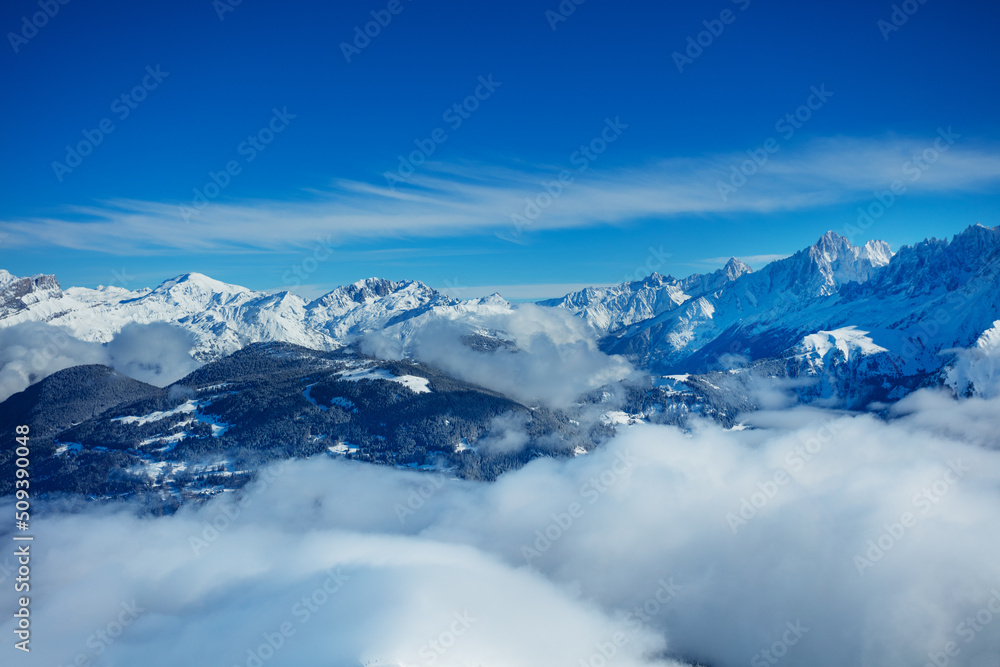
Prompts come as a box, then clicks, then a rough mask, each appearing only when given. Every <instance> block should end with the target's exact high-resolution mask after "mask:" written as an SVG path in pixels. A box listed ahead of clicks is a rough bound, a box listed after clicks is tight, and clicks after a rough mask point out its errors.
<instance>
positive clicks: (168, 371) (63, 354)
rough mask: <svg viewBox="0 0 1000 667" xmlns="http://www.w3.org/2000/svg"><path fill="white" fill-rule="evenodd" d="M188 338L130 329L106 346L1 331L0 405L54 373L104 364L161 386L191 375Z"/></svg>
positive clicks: (149, 328)
mask: <svg viewBox="0 0 1000 667" xmlns="http://www.w3.org/2000/svg"><path fill="white" fill-rule="evenodd" d="M192 346H193V342H192V340H191V337H190V335H189V334H188V333H187V332H185V331H184V330H182V329H180V328H179V327H175V326H172V325H169V324H163V323H153V324H129V325H128V326H126V327H125V328H123V329H122V330H121V332H119V333H118V334H117V335H116V336H115V337H114V338H113V339H112V340H111V341H110V342H109V343H107V344H106V345H101V344H99V343H91V342H87V341H82V340H80V339H78V338H76V337H74V336H73V335H72V334H71V333H70V332H69V331H67V330H66V329H63V328H62V327H56V326H52V325H50V324H45V323H43V322H25V323H23V324H16V325H14V326H10V327H3V328H0V401H2V400H6V399H7V398H8V397H9V396H11V395H12V394H16V393H17V392H19V391H23V390H24V389H26V388H27V387H28V386H30V385H31V384H34V383H35V382H38V381H39V380H42V379H44V378H46V377H48V376H49V375H52V374H53V373H55V372H57V371H61V370H63V369H65V368H70V367H71V366H80V365H83V364H103V365H105V366H111V367H112V368H114V369H115V370H117V371H119V372H121V373H124V374H125V375H128V376H129V377H133V378H135V379H137V380H141V381H143V382H148V383H150V384H154V385H157V386H161V387H162V386H166V385H168V384H170V383H171V382H175V381H176V380H179V379H180V378H182V377H184V376H185V375H187V374H188V373H190V372H191V371H193V370H195V369H196V368H197V367H198V366H199V364H198V362H197V361H195V360H194V359H193V358H192V357H191V353H190V352H191V348H192Z"/></svg>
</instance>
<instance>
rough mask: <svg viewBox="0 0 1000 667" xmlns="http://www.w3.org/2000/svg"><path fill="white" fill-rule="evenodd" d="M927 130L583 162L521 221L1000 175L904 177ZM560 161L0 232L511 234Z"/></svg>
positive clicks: (636, 215) (972, 181)
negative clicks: (636, 162)
mask: <svg viewBox="0 0 1000 667" xmlns="http://www.w3.org/2000/svg"><path fill="white" fill-rule="evenodd" d="M935 138H936V135H935V136H930V137H925V138H905V139H904V138H890V139H858V138H845V137H836V138H830V139H824V140H818V141H814V142H812V143H810V144H808V145H806V146H804V147H802V148H801V149H799V150H789V151H788V152H779V153H777V154H775V155H773V156H772V157H771V158H770V159H769V160H768V161H767V163H765V164H764V165H763V166H762V167H760V169H759V171H757V173H755V174H753V175H752V176H750V178H749V179H748V182H747V183H746V184H745V185H743V186H742V187H740V188H739V189H738V190H737V191H736V192H735V193H731V194H729V195H728V196H727V197H725V198H723V197H722V196H720V192H719V188H718V184H719V182H720V181H723V182H725V181H727V179H728V178H729V174H730V169H731V167H734V166H739V165H740V164H741V163H742V162H743V161H744V160H746V159H747V154H746V153H743V152H738V153H733V154H729V155H716V156H711V157H706V158H699V159H695V158H673V159H667V160H662V161H659V162H654V163H650V164H647V165H642V166H638V167H632V168H616V169H601V168H593V169H590V170H589V171H587V172H585V173H582V174H581V173H577V174H575V177H576V180H575V182H573V183H572V184H570V185H568V186H566V187H565V188H564V190H563V192H562V194H561V195H560V196H558V197H557V198H555V200H554V201H553V202H552V203H551V205H549V206H547V207H545V208H544V210H543V211H542V212H541V215H539V216H538V217H537V218H536V219H534V220H532V221H531V222H530V224H528V225H527V226H526V227H525V230H522V231H526V232H527V233H530V232H531V231H535V230H543V229H569V228H584V227H591V226H595V225H602V224H623V223H627V222H630V221H634V220H638V219H644V218H657V217H664V218H666V217H673V216H681V215H695V216H697V215H717V214H722V215H729V214H740V213H768V212H774V211H789V210H800V209H809V208H815V207H820V206H824V205H830V204H835V203H840V202H844V201H860V200H867V199H870V198H871V196H872V194H873V191H874V190H876V189H879V190H884V189H887V188H888V187H889V185H890V184H891V183H892V182H893V181H895V180H897V179H898V180H901V181H903V182H904V183H905V184H906V185H907V188H908V189H907V193H908V194H946V193H953V192H975V191H983V190H987V189H991V188H995V186H996V185H997V183H998V182H1000V150H998V149H995V148H992V147H986V148H970V147H966V146H964V145H962V139H958V140H957V142H956V143H955V144H954V145H952V146H950V147H949V149H948V150H947V151H945V152H943V153H939V154H938V156H937V159H936V161H935V162H934V163H933V164H930V165H928V168H927V169H926V170H925V171H921V172H920V177H919V178H918V179H916V180H910V179H911V178H912V175H911V174H909V173H907V171H906V169H905V165H906V164H907V162H908V161H910V160H911V159H912V158H913V157H914V156H917V155H920V154H922V153H923V152H924V151H925V150H926V149H929V148H933V146H934V140H935ZM565 167H566V168H569V167H570V165H569V164H568V163H567V164H566V165H565ZM562 168H563V167H560V166H558V165H556V166H552V167H534V168H530V169H523V170H514V169H509V168H503V167H494V166H483V165H477V164H440V163H438V164H427V165H425V166H424V168H423V169H422V171H421V172H419V173H418V174H416V175H415V176H414V177H413V181H412V185H410V186H406V187H402V188H400V189H398V190H396V191H392V190H390V189H388V188H387V187H385V186H383V185H381V184H372V183H361V182H357V181H349V180H340V181H336V182H335V183H334V187H333V189H331V190H329V191H311V192H310V195H311V197H312V198H311V199H309V200H306V201H301V200H300V201H294V202H283V201H247V202H243V203H226V202H212V203H210V204H209V205H208V206H207V207H206V208H204V209H203V210H202V211H200V212H198V213H196V214H195V215H194V216H192V218H191V221H190V223H185V221H184V219H183V218H182V216H181V209H180V206H179V205H177V204H169V203H162V202H148V201H135V200H119V201H110V202H102V203H99V204H98V205H94V206H79V207H74V208H71V209H69V210H68V211H67V217H64V218H57V217H46V218H32V219H26V220H7V221H5V222H3V223H0V231H3V232H5V233H8V234H9V235H10V236H9V237H8V238H7V243H8V244H9V245H10V246H21V247H25V246H51V245H59V246H64V247H69V248H74V249H81V250H89V251H94V252H108V253H115V254H135V253H156V252H166V251H171V250H183V251H186V252H191V253H202V252H204V253H208V252H211V253H219V252H230V253H238V252H246V251H253V250H289V249H295V248H301V247H303V246H305V245H308V244H309V243H314V242H315V241H316V240H317V239H325V238H329V237H330V236H331V235H332V236H333V237H334V238H335V239H337V240H346V239H352V238H380V237H388V236H448V235H459V234H464V233H474V232H479V233H489V232H493V233H498V234H499V235H501V236H504V237H511V238H514V239H517V238H519V235H518V234H516V233H515V232H514V228H513V224H512V222H511V214H514V213H522V212H523V211H524V209H525V199H526V198H537V197H538V196H539V195H540V194H543V193H544V192H545V190H544V189H543V187H542V185H541V183H542V181H553V180H556V179H557V178H558V174H559V171H560V170H561V169H562ZM543 200H544V197H543Z"/></svg>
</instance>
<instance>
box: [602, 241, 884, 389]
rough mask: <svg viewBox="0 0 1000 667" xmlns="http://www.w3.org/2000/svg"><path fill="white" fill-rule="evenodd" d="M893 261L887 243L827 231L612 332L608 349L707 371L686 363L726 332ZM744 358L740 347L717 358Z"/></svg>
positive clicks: (671, 367) (668, 367)
mask: <svg viewBox="0 0 1000 667" xmlns="http://www.w3.org/2000/svg"><path fill="white" fill-rule="evenodd" d="M891 257H892V252H891V251H890V250H889V246H888V245H887V244H886V243H884V242H882V241H871V242H869V243H867V244H866V245H865V246H863V247H855V246H853V245H851V243H850V241H848V240H847V239H846V238H844V237H842V236H839V235H837V234H835V233H833V232H827V233H826V234H824V235H823V237H822V238H820V240H819V241H818V242H817V243H816V244H815V245H813V246H811V247H809V248H806V249H805V250H801V251H799V252H797V253H795V254H794V255H792V256H791V257H787V258H785V259H782V260H778V261H775V262H772V263H770V264H768V265H767V266H766V267H764V269H763V270H761V271H757V272H743V273H742V274H740V275H737V276H736V278H735V279H734V280H732V281H729V282H726V283H724V284H722V285H720V286H719V287H718V288H717V289H715V290H712V291H708V292H706V293H704V294H700V295H694V296H692V298H690V299H688V300H687V301H685V302H684V303H683V304H681V305H680V306H679V307H678V308H675V309H672V310H670V311H666V312H664V313H662V314H660V315H658V316H656V317H654V318H651V319H648V320H645V321H642V322H637V323H635V324H632V325H630V326H628V327H625V328H623V329H621V330H619V331H613V332H612V333H611V335H610V336H609V337H608V338H607V339H605V342H604V347H605V349H606V350H607V351H609V352H612V353H619V354H625V355H627V356H629V357H630V358H633V359H636V360H637V361H638V363H640V364H641V365H648V366H650V367H657V368H662V369H663V370H665V371H667V372H688V371H689V370H691V369H692V368H698V367H701V366H706V364H705V363H704V362H703V361H701V360H699V364H698V365H697V366H691V365H690V364H689V363H688V360H689V359H690V358H692V357H694V356H695V355H697V353H698V352H699V351H700V350H702V349H703V348H704V347H706V346H707V345H709V344H710V343H712V342H713V341H715V340H716V339H717V338H718V337H719V336H720V335H722V334H723V332H725V331H726V330H727V329H728V328H729V327H732V326H734V325H736V324H738V323H743V322H746V321H748V320H749V319H752V318H757V317H759V316H761V315H762V314H765V313H766V314H769V316H770V317H771V318H772V319H774V320H778V319H781V318H783V317H785V316H787V315H788V314H790V313H793V312H796V311H799V310H801V309H802V308H803V307H804V306H805V304H808V303H810V302H813V301H815V300H817V299H821V298H822V297H828V296H830V295H833V294H836V293H837V291H838V290H839V289H840V287H841V286H842V285H845V284H847V283H849V282H852V281H854V282H863V281H865V280H868V279H869V278H870V277H871V276H872V275H874V274H875V273H876V272H877V270H878V269H879V268H880V267H883V266H886V265H887V264H888V263H889V261H890V258H891ZM818 328H819V327H817V329H818ZM814 330H816V329H814ZM805 333H811V332H805ZM791 344H792V342H791V341H788V344H787V345H785V347H784V348H781V349H780V350H772V354H770V355H769V354H763V355H760V356H773V354H774V353H776V352H779V351H781V350H783V349H785V348H787V347H788V346H789V345H791ZM745 353H746V351H745V350H743V349H741V348H740V347H739V346H736V347H733V348H732V349H729V350H726V351H724V352H722V353H721V354H720V355H718V356H723V355H730V356H733V355H742V354H745ZM754 356H755V357H756V356H757V355H754ZM716 361H718V359H716ZM723 362H724V360H723Z"/></svg>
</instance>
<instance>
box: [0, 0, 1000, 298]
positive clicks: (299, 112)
mask: <svg viewBox="0 0 1000 667" xmlns="http://www.w3.org/2000/svg"><path fill="white" fill-rule="evenodd" d="M51 2H52V5H51V7H49V13H54V15H53V16H51V17H48V16H44V14H38V12H42V11H43V9H42V8H40V7H43V6H47V0H42V2H41V4H39V2H38V0H35V1H30V2H29V1H27V0H13V1H12V2H7V3H4V5H3V8H2V9H0V26H2V27H3V30H4V33H5V34H6V39H5V42H6V43H5V44H4V45H3V46H2V47H0V53H2V55H0V58H2V59H3V66H2V73H0V76H2V85H3V90H4V92H5V95H4V96H3V100H2V102H0V110H2V111H0V113H2V120H3V124H4V128H5V142H4V144H5V153H6V159H5V160H3V161H2V162H0V170H2V171H0V183H2V187H3V198H2V202H3V203H2V207H3V208H2V210H0V234H3V236H2V238H0V253H2V255H0V257H2V259H0V266H2V267H3V268H6V269H8V270H10V271H11V272H12V273H15V274H18V275H30V274H35V273H55V274H56V275H57V277H58V278H59V279H60V282H61V283H62V284H63V285H64V286H68V285H83V286H96V285H98V284H110V283H117V284H123V285H125V286H128V287H130V288H135V287H139V286H143V285H155V284H157V283H159V282H160V281H162V280H164V279H166V278H168V277H170V276H173V275H176V274H179V273H184V272H188V271H198V272H201V273H206V274H209V275H211V276H213V277H215V278H218V279H220V280H225V281H227V282H233V283H238V284H242V285H246V286H248V287H252V288H256V289H283V288H289V289H293V290H294V291H298V292H300V293H302V294H304V295H314V294H318V293H321V292H324V291H326V290H328V289H330V288H332V287H334V286H336V285H339V284H343V283H347V282H353V281H355V280H357V279H360V278H363V277H367V276H372V275H379V276H383V277H388V278H392V279H403V278H411V279H418V280H422V281H424V282H426V283H428V284H430V285H432V286H434V287H438V288H450V289H452V290H453V292H454V293H456V294H457V295H460V296H474V295H478V294H480V293H482V292H485V291H492V289H493V288H498V287H499V288H501V292H503V293H505V294H506V295H508V296H511V297H515V298H530V297H542V296H553V295H556V294H558V293H561V292H563V291H566V290H565V289H564V288H569V287H570V286H573V285H580V284H604V283H613V282H620V281H622V280H624V279H626V277H629V278H634V277H641V275H642V274H644V273H646V272H648V270H649V269H650V268H655V269H657V270H659V271H660V272H663V273H673V274H675V275H686V274H689V273H692V272H696V271H704V270H711V269H714V268H717V267H718V266H719V265H720V262H721V261H723V260H724V258H726V257H728V256H730V255H736V256H740V257H743V258H746V259H747V260H748V261H749V263H750V264H751V265H753V266H759V265H761V264H762V263H763V262H765V261H767V259H768V258H770V257H773V256H780V255H784V254H788V253H791V252H794V251H795V250H797V249H799V248H802V247H804V246H806V245H809V244H810V243H813V242H814V241H815V240H816V239H817V238H818V237H819V236H820V235H821V234H822V233H823V232H824V231H826V230H827V229H834V230H837V231H841V232H842V233H844V232H847V233H849V235H850V236H851V238H852V240H855V241H856V242H863V241H865V240H867V239H870V238H882V239H885V240H887V241H889V243H890V244H892V245H893V247H898V246H899V245H901V244H905V243H912V242H914V241H917V240H920V239H922V238H924V237H927V236H937V237H943V236H950V235H952V234H954V233H956V232H958V231H960V230H961V229H963V228H965V227H966V226H968V225H970V224H973V223H975V222H977V221H978V222H982V223H983V224H988V225H996V224H1000V219H998V218H1000V215H998V207H997V204H998V201H1000V197H998V195H1000V127H998V120H997V118H998V117H997V114H996V109H997V102H998V99H997V98H998V86H997V85H996V80H995V79H996V72H997V71H998V70H1000V67H998V65H1000V62H998V60H1000V52H998V51H997V49H996V48H995V35H996V33H997V30H998V27H1000V8H998V7H997V5H996V4H995V3H986V2H948V3H946V2H943V1H942V0H927V1H926V2H925V3H924V4H920V3H919V1H918V0H911V2H909V3H899V4H897V5H896V7H898V8H899V9H898V11H897V10H895V9H894V7H893V3H888V2H887V3H881V2H871V1H868V2H861V1H840V2H809V3H791V2H782V3H764V2H760V1H759V0H739V1H738V2H733V1H732V0H717V1H711V2H709V1H703V2H702V1H699V2H690V3H662V2H632V3H627V4H624V3H611V2H606V1H603V0H586V2H583V3H582V4H580V5H575V4H574V3H573V2H572V0H566V2H564V3H563V4H562V7H563V8H564V10H565V9H566V8H569V7H573V8H574V10H573V11H572V13H571V14H570V13H568V11H564V13H565V14H568V15H562V14H558V12H559V7H560V3H559V2H558V1H557V0H548V1H543V0H538V1H527V0H505V1H503V2H500V1H492V0H487V1H483V2H476V3H469V2H457V1H433V2H432V1H431V0H398V2H392V3H390V2H389V1H388V0H384V1H383V0H373V1H370V2H364V3H323V2H296V1H286V2H280V3H279V2H274V1H264V0H243V1H242V2H240V3H239V4H238V5H231V4H230V3H226V0H219V1H218V2H215V3H213V2H212V1H211V0H194V1H192V0H175V1H172V2H156V1H153V2H146V3H136V2H114V1H105V2H101V3H85V2H81V1H80V0H69V2H67V4H64V5H63V4H58V1H57V0H51ZM223 3H226V4H223ZM54 7H58V11H57V12H55V11H54V10H53V8H54ZM223 8H225V9H223ZM228 10H231V11H228ZM905 10H909V12H910V13H907V12H906V11H905ZM393 11H395V13H393ZM372 12H375V13H376V15H375V17H373V15H372ZM547 12H548V14H547ZM894 12H895V16H894ZM554 16H558V17H559V20H556V19H554V18H553V17H554ZM25 17H27V18H25ZM33 17H34V18H33ZM39 17H41V18H39ZM379 17H380V18H381V19H382V21H383V23H386V25H384V26H377V34H375V36H374V37H370V38H368V39H367V42H366V41H364V38H360V39H358V41H357V42H356V43H355V42H354V40H355V37H356V35H357V32H356V28H357V30H358V31H361V32H363V31H364V29H365V26H366V24H367V23H369V22H371V21H374V20H376V18H379ZM904 17H905V22H903V18H904ZM387 18H388V19H391V20H387ZM894 18H895V24H894V23H892V21H893V19H894ZM561 19H565V20H561ZM25 21H27V22H28V23H27V24H26V23H25ZM32 21H34V23H35V24H41V25H40V27H37V29H34V28H36V26H33V25H30V24H31V23H32ZM880 21H882V23H881V25H880V23H879V22H880ZM26 26H30V27H26ZM553 26H554V29H553ZM887 26H891V27H887ZM896 28H898V29H896ZM369 31H370V32H371V33H375V32H376V25H375V24H372V25H371V26H369ZM713 33H715V34H713ZM689 38H691V40H692V41H693V42H694V43H695V44H697V42H698V41H699V40H700V41H701V44H702V45H701V46H691V44H692V42H689ZM343 43H348V44H353V48H351V49H347V50H348V53H347V55H346V56H345V48H344V47H343V46H342V44H343ZM675 52H677V53H681V54H684V55H685V57H686V58H687V60H683V61H682V62H680V65H681V66H680V67H678V57H677V56H675V55H674V54H675ZM348 58H349V59H350V61H348ZM681 70H682V71H681ZM123 95H125V96H126V97H125V98H123V97H122V96H123ZM477 95H478V97H477ZM456 104H458V105H460V106H459V108H458V110H456V109H455V105H456ZM810 107H811V108H810ZM789 113H791V114H793V117H792V121H791V122H790V121H789V120H787V119H785V117H786V114H789ZM796 113H798V114H799V117H798V120H795V117H794V114H796ZM783 119H785V120H783ZM102 128H103V130H102ZM949 128H950V130H949ZM107 129H110V130H111V131H110V132H105V131H104V130H107ZM98 138H99V139H100V141H99V142H98V141H97V139H98ZM81 142H82V144H83V145H82V147H81V149H80V152H87V153H88V154H87V155H86V156H80V157H79V160H78V161H77V160H76V157H75V156H74V155H72V154H68V153H69V152H68V151H67V147H70V148H71V149H74V150H75V149H76V148H78V147H80V145H81ZM588 147H589V150H583V149H587V148H588ZM748 151H749V152H750V153H748ZM400 156H402V160H403V161H402V162H401V158H400ZM753 156H757V160H758V162H762V163H761V164H759V165H758V164H753V163H752V162H751V163H747V164H746V165H745V166H744V172H745V173H746V172H750V175H749V176H747V177H746V182H745V183H743V182H742V180H741V179H740V176H736V177H735V179H733V178H732V175H733V169H737V170H739V169H740V166H741V165H743V163H744V161H745V160H751V159H753ZM920 156H923V158H921V157H920ZM914 157H917V158H918V159H917V160H914ZM764 158H766V160H765V159H764ZM924 160H926V161H924ZM418 162H419V163H420V164H414V163H418ZM401 164H402V165H403V166H402V167H401ZM74 165H75V166H74ZM410 166H413V171H412V173H410V172H409V167H410ZM227 168H228V169H229V170H230V172H229V173H227ZM400 168H401V169H402V171H400ZM387 173H388V174H391V175H392V176H393V178H388V179H387V177H386V174H387ZM212 174H214V175H215V182H214V183H213V179H212ZM561 175H562V177H563V183H560V176H561ZM397 179H398V180H397ZM894 181H896V182H897V190H898V194H895V195H893V199H892V201H891V203H890V202H889V199H888V198H887V196H886V195H883V201H884V202H885V203H888V206H886V207H885V209H884V211H883V212H882V213H881V214H880V215H877V216H875V217H873V218H872V219H871V222H870V223H869V224H867V225H865V226H864V228H859V227H857V226H856V224H855V223H856V221H857V219H858V209H859V207H864V208H869V207H871V206H872V205H873V202H875V201H876V193H877V192H884V191H889V190H890V188H891V185H892V184H893V182H894ZM720 183H724V184H725V183H728V184H729V185H730V186H731V187H732V189H730V188H727V187H722V188H721V190H720V185H719V184H720ZM219 184H221V186H220V185H219ZM545 184H548V186H547V188H548V190H547V189H546V185H545ZM734 184H736V185H738V186H739V187H736V186H735V185H734ZM553 195H554V196H553ZM526 200H527V201H526ZM529 202H531V203H529ZM532 203H533V204H534V206H535V207H536V208H532ZM872 210H873V211H875V212H876V213H877V212H878V211H879V208H878V206H876V207H875V208H874V209H872ZM512 216H513V219H512ZM518 216H520V217H518ZM518 220H520V221H522V222H520V223H519V222H518ZM852 225H855V226H854V227H852ZM317 258H319V259H320V260H322V261H317Z"/></svg>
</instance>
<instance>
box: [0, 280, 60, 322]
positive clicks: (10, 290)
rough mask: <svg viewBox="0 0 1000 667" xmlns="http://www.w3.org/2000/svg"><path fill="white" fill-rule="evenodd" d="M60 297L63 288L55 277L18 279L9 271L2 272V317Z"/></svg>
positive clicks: (0, 284)
mask: <svg viewBox="0 0 1000 667" xmlns="http://www.w3.org/2000/svg"><path fill="white" fill-rule="evenodd" d="M60 296H62V288H61V287H60V286H59V281H57V280H56V277H55V276H50V275H44V274H39V275H35V276H31V277H30V278H18V277H17V276H15V275H13V274H12V273H10V272H9V271H2V270H0V315H9V314H11V313H14V312H17V311H20V310H23V309H25V308H27V307H29V306H30V305H32V304H34V303H38V302H39V301H45V300H47V299H57V298H59V297H60Z"/></svg>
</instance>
